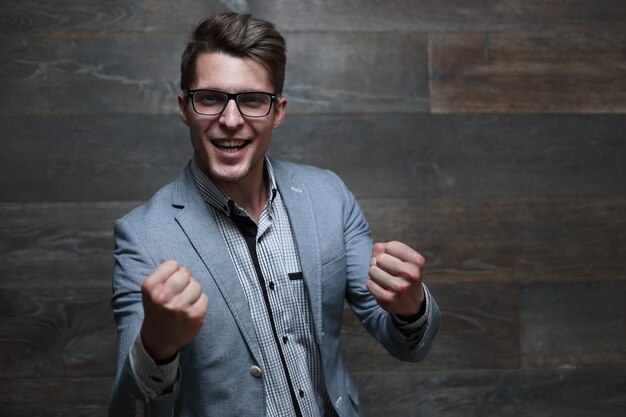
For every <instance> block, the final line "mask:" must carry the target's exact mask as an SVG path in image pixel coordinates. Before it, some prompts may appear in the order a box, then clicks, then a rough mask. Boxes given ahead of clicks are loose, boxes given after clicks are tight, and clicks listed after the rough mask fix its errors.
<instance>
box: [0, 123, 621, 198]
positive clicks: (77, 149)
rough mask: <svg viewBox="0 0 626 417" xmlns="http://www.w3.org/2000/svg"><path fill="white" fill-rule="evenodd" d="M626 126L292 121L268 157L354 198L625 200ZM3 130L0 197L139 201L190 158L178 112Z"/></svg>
mask: <svg viewBox="0 0 626 417" xmlns="http://www.w3.org/2000/svg"><path fill="white" fill-rule="evenodd" d="M625 130H626V119H625V118H623V117H621V116H611V115H608V116H607V115H593V116H591V115H590V116H573V115H558V116H556V115H553V116H543V115H527V116H493V115H481V116H469V115H445V116H444V115H439V116H427V115H363V116H356V115H351V116H350V115H333V116H331V115H318V116H304V115H291V116H289V115H288V116H287V118H286V120H285V123H284V124H283V125H282V126H280V127H279V128H278V129H277V130H276V131H275V133H274V139H273V143H272V146H271V150H270V153H271V154H272V155H274V156H276V157H280V158H284V159H289V160H293V161H295V162H301V163H307V164H312V165H316V166H320V167H323V168H329V169H331V170H333V171H335V172H337V173H338V174H339V175H340V176H341V177H342V178H343V179H344V180H345V181H346V183H347V184H348V185H349V187H350V188H351V189H352V191H353V192H354V193H355V195H357V197H359V198H373V197H375V198H420V199H423V198H444V197H451V198H468V197H472V198H474V197H481V198H482V197H520V196H522V197H526V196H568V195H569V196H573V195H576V196H581V197H582V196H598V197H603V196H613V195H624V194H626V183H625V182H624V181H623V178H626V164H624V158H623V155H624V154H625V153H626V141H625V140H624V138H623V132H624V131H625ZM0 131H2V132H3V133H2V135H3V146H2V148H1V149H0V190H2V194H1V197H0V201H107V200H113V201H118V200H132V201H136V200H144V199H147V198H148V197H149V196H150V195H152V194H153V193H154V192H155V191H156V190H157V189H158V188H159V187H160V186H162V185H164V184H166V183H167V182H169V181H171V180H173V179H174V178H175V177H176V176H177V175H178V173H179V171H180V169H182V167H183V166H184V164H185V163H186V161H187V160H188V158H189V157H190V156H191V146H190V145H189V139H188V133H187V132H186V131H185V128H184V126H183V125H182V123H181V122H180V120H179V119H178V117H177V116H174V115H172V116H140V115H135V116H131V115H129V116H81V117H78V116H63V117H35V118H33V117H28V116H25V117H0ZM122 184H123V186H121V185H122Z"/></svg>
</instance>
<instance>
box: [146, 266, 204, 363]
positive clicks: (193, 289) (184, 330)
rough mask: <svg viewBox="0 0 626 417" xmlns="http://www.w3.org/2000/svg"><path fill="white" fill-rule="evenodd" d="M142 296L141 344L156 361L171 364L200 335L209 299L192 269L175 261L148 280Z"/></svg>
mask: <svg viewBox="0 0 626 417" xmlns="http://www.w3.org/2000/svg"><path fill="white" fill-rule="evenodd" d="M141 293H142V298H143V310H144V315H145V316H144V319H143V324H142V326H141V341H142V342H143V345H144V347H145V349H146V351H147V352H148V354H149V355H150V356H151V357H152V359H154V360H155V361H159V362H164V361H168V360H170V359H172V358H173V357H174V356H175V355H176V353H177V352H178V351H179V350H180V349H181V348H182V347H184V346H185V345H187V344H188V343H189V342H191V341H192V340H193V338H194V337H196V334H198V331H199V330H200V327H201V326H202V323H204V315H205V314H206V311H207V307H208V305H209V299H208V297H207V296H206V294H204V293H203V292H202V287H201V286H200V284H199V283H198V281H196V280H195V279H193V277H192V276H191V272H190V271H189V269H187V268H185V267H184V266H180V265H179V264H178V262H176V261H171V260H170V261H165V262H163V263H162V264H161V265H159V266H158V268H156V269H155V270H154V271H153V272H152V273H151V274H150V275H149V276H148V277H147V278H146V279H145V280H144V282H143V284H142V285H141Z"/></svg>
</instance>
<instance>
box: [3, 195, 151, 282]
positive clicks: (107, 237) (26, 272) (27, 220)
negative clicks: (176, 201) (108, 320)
mask: <svg viewBox="0 0 626 417" xmlns="http://www.w3.org/2000/svg"><path fill="white" fill-rule="evenodd" d="M138 204H139V203H34V204H13V203H4V204H0V287H2V288H5V289H9V288H10V289H16V290H23V291H26V290H30V289H33V290H36V289H38V288H46V287H48V286H51V285H53V286H54V287H57V288H66V289H67V288H85V287H89V288H93V289H96V288H98V289H100V290H103V291H109V292H110V289H111V272H112V269H113V224H114V222H115V220H116V219H118V218H119V217H121V216H122V215H123V214H125V213H127V212H128V211H130V210H131V209H132V208H133V207H134V206H136V205H138Z"/></svg>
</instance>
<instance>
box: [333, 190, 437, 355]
mask: <svg viewBox="0 0 626 417" xmlns="http://www.w3.org/2000/svg"><path fill="white" fill-rule="evenodd" d="M339 181H340V183H341V188H342V192H343V198H344V202H345V204H344V213H343V216H344V217H343V218H344V239H345V243H344V244H345V250H346V259H347V266H346V268H347V270H346V276H347V278H346V279H347V283H346V299H347V301H348V304H349V305H350V307H351V309H352V311H353V312H354V313H355V314H356V316H357V317H358V318H359V320H360V321H361V322H362V323H363V325H364V326H365V327H366V328H367V330H368V331H369V332H370V333H371V334H372V336H373V337H374V338H375V339H376V340H377V341H378V342H379V343H380V344H381V345H382V346H383V347H384V348H385V349H386V350H387V351H388V352H389V354H391V355H392V356H393V357H395V358H397V359H400V360H404V361H410V362H418V361H420V360H422V359H423V358H424V357H425V356H426V355H427V354H428V352H429V351H430V348H431V346H432V341H433V339H434V337H435V335H436V333H437V330H438V328H439V320H440V313H439V307H438V306H437V303H436V302H435V299H434V298H433V297H432V295H430V292H428V291H426V296H427V297H428V303H429V304H428V309H427V311H426V314H427V315H428V316H427V318H426V321H425V323H424V324H423V326H422V327H421V328H420V329H419V331H418V332H417V337H411V338H407V337H406V336H405V335H404V334H402V333H401V332H400V331H399V330H398V328H397V326H396V323H395V322H394V319H393V317H392V315H391V314H389V313H387V312H386V311H385V310H383V309H382V308H381V307H380V306H379V305H378V303H377V302H376V300H375V299H374V297H373V296H372V294H371V293H370V292H369V291H368V289H367V288H366V287H365V283H366V282H367V280H368V270H369V261H370V258H371V256H372V246H373V242H372V239H371V237H370V230H369V226H368V224H367V221H366V220H365V216H364V215H363V212H362V211H361V208H360V207H359V205H358V203H357V201H356V199H355V198H354V195H353V194H352V193H351V192H350V191H349V190H348V189H347V187H346V186H345V184H343V182H341V180H339Z"/></svg>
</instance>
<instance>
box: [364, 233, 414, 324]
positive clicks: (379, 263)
mask: <svg viewBox="0 0 626 417" xmlns="http://www.w3.org/2000/svg"><path fill="white" fill-rule="evenodd" d="M425 263H426V259H424V257H423V256H422V255H420V254H419V253H417V251H415V250H414V249H413V248H411V247H410V246H407V245H405V244H404V243H402V242H396V241H392V242H388V243H376V244H375V245H374V248H373V249H372V259H371V261H370V269H369V278H370V279H369V280H368V281H367V283H366V284H365V286H366V287H367V289H368V290H369V292H370V293H372V295H373V296H374V298H375V299H376V302H378V305H380V306H381V307H382V308H383V310H385V311H387V312H389V313H392V314H398V315H402V316H412V315H415V314H417V313H418V312H419V311H420V309H421V307H422V304H423V303H424V298H425V295H424V288H423V286H422V272H423V270H424V264H425Z"/></svg>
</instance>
